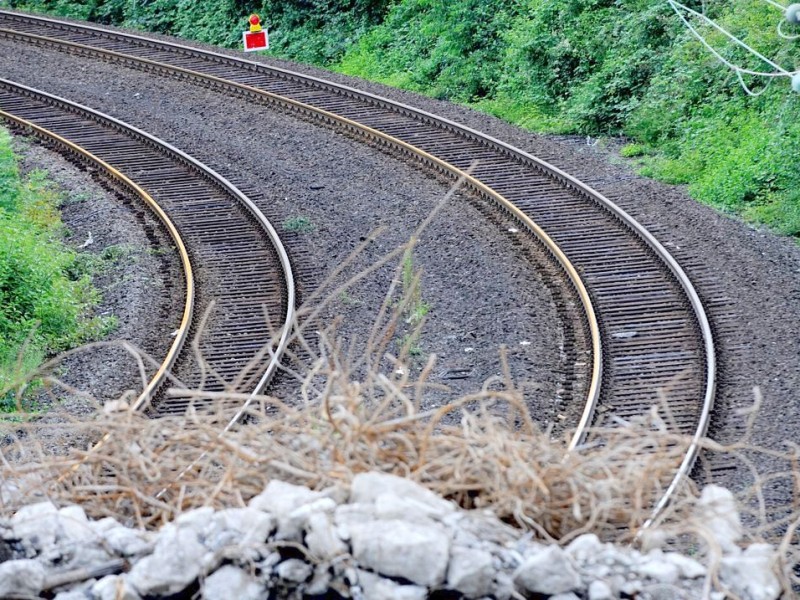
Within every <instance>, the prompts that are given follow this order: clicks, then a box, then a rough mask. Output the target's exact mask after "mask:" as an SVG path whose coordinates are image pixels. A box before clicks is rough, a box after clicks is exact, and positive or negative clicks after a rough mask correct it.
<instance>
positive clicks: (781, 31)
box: [778, 19, 800, 40]
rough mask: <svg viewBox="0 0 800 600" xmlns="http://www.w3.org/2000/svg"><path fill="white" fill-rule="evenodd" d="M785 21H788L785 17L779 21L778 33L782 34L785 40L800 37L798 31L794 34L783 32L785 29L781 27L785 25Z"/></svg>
mask: <svg viewBox="0 0 800 600" xmlns="http://www.w3.org/2000/svg"><path fill="white" fill-rule="evenodd" d="M785 22H786V21H784V20H783V19H781V20H780V21H778V35H779V36H781V37H782V38H783V39H785V40H796V39H798V38H800V34H798V33H796V34H794V35H789V34H786V33H783V29H781V27H783V24H784V23H785Z"/></svg>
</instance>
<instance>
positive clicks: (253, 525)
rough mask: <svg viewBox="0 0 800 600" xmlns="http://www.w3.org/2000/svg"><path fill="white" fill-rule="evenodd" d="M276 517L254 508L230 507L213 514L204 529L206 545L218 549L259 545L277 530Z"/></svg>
mask: <svg viewBox="0 0 800 600" xmlns="http://www.w3.org/2000/svg"><path fill="white" fill-rule="evenodd" d="M276 524H277V522H276V520H275V517H273V516H272V515H271V514H269V513H265V512H263V511H260V510H256V509H254V508H228V509H225V510H220V511H218V512H216V513H215V514H213V515H212V516H211V518H210V519H209V520H208V522H207V523H206V526H205V528H204V529H203V536H204V538H205V539H204V541H203V543H204V544H205V546H206V547H207V548H209V549H211V550H214V551H217V550H219V549H221V548H223V547H225V546H233V545H237V546H245V547H247V546H258V545H260V544H264V543H265V542H266V541H267V539H268V538H269V535H270V534H271V533H272V532H273V531H274V530H275V526H276Z"/></svg>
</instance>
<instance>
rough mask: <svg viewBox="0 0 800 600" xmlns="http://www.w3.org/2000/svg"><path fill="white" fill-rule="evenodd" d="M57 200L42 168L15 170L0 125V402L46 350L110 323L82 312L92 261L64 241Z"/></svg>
mask: <svg viewBox="0 0 800 600" xmlns="http://www.w3.org/2000/svg"><path fill="white" fill-rule="evenodd" d="M61 201H62V196H61V194H60V193H59V192H58V190H57V189H56V188H55V187H54V186H53V185H52V184H51V183H50V182H49V181H48V178H47V175H46V173H45V172H43V171H32V172H30V173H28V174H26V175H23V174H21V172H20V170H19V166H18V160H17V157H16V156H15V154H14V151H13V148H12V144H11V136H10V135H9V133H8V132H7V131H6V130H4V129H0V410H4V409H6V410H7V409H8V408H9V404H10V403H11V402H12V394H11V390H12V389H13V388H14V387H15V386H16V385H18V383H19V382H20V381H21V380H24V379H25V378H26V377H27V376H28V374H29V373H30V372H31V371H32V370H33V369H34V368H35V367H36V366H37V365H38V364H39V363H40V362H41V361H42V360H43V358H44V357H45V356H47V355H48V354H52V353H54V352H58V351H62V350H65V349H67V348H70V347H72V346H75V345H77V344H80V343H82V342H85V341H87V340H89V339H94V338H96V337H97V336H100V335H103V334H104V333H105V332H107V331H108V329H109V328H110V327H113V324H114V322H113V319H109V318H99V317H91V316H87V315H88V314H89V313H90V311H91V309H92V307H93V306H94V305H95V304H96V303H97V301H98V294H97V292H96V290H95V289H94V288H93V287H92V285H91V270H92V269H91V265H90V264H85V265H84V264H81V262H82V259H79V258H78V257H79V255H78V254H77V253H75V252H74V251H72V250H71V249H69V248H68V247H66V246H65V245H64V242H63V240H64V237H65V234H66V233H67V232H66V229H65V227H64V225H63V223H62V222H61V218H60V212H59V206H60V204H61ZM89 262H91V261H89Z"/></svg>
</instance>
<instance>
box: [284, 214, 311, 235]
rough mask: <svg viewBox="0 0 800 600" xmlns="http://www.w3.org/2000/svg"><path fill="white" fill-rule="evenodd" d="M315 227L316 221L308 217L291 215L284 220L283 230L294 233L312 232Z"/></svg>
mask: <svg viewBox="0 0 800 600" xmlns="http://www.w3.org/2000/svg"><path fill="white" fill-rule="evenodd" d="M314 229H315V227H314V223H312V222H311V219H309V218H308V217H303V216H299V217H289V218H288V219H286V220H285V221H284V222H283V230H284V231H289V232H292V233H310V232H312V231H314Z"/></svg>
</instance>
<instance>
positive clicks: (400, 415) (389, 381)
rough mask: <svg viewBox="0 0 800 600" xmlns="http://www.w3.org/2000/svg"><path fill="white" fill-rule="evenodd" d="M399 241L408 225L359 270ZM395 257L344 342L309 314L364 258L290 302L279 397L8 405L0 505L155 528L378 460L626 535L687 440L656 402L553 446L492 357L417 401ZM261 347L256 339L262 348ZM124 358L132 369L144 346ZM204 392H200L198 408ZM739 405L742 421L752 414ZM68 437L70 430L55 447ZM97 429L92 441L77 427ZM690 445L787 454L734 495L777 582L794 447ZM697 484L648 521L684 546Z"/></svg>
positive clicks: (512, 513) (317, 311)
mask: <svg viewBox="0 0 800 600" xmlns="http://www.w3.org/2000/svg"><path fill="white" fill-rule="evenodd" d="M410 247H413V239H412V242H411V243H410V245H409V246H407V247H401V248H398V249H397V250H395V251H394V252H392V253H390V254H389V255H387V257H386V258H385V260H384V261H381V263H380V264H378V265H376V266H375V267H374V268H372V269H371V270H370V272H375V271H376V270H377V269H379V268H380V267H382V266H384V265H386V264H387V263H388V262H390V261H391V260H392V259H397V258H399V257H401V256H403V255H404V253H406V252H407V251H409V248H410ZM401 269H402V265H398V267H397V269H396V271H395V277H394V278H393V280H392V284H391V285H390V286H389V290H388V291H387V294H386V297H385V300H384V302H383V304H382V305H381V306H380V307H379V309H378V311H377V315H376V318H375V321H374V324H373V325H372V327H371V330H370V332H369V336H368V339H367V341H366V351H365V352H364V353H363V354H362V355H361V356H359V357H352V356H351V354H350V352H348V351H347V350H349V346H347V344H346V342H345V340H343V339H342V338H341V336H339V335H338V333H337V324H338V321H337V320H336V319H333V320H332V321H331V323H330V325H329V326H328V327H327V328H324V329H322V330H320V331H317V332H313V333H312V329H313V327H314V326H315V325H314V324H315V323H318V322H319V319H320V318H321V317H322V316H324V314H325V310H324V309H325V307H326V305H327V303H328V302H329V301H330V299H331V298H335V297H338V296H339V295H340V294H341V293H342V291H343V290H347V289H348V288H349V287H351V286H353V285H356V284H357V283H358V282H359V281H360V280H361V279H362V278H363V277H364V276H366V275H365V274H363V273H362V274H359V275H357V276H354V277H351V278H350V279H349V280H347V281H346V282H345V283H343V284H340V285H337V284H336V283H334V282H335V281H336V278H335V277H333V276H332V277H331V279H329V281H327V282H326V286H327V287H328V292H327V293H320V294H318V295H317V296H315V297H314V298H312V300H313V302H315V304H314V303H312V304H311V305H310V306H307V307H306V308H304V309H303V310H301V311H299V312H298V319H299V320H298V322H296V323H295V333H294V338H293V343H292V348H293V354H294V358H295V360H293V361H289V363H288V364H287V365H286V366H285V367H284V370H285V374H288V375H289V376H292V377H295V378H296V379H297V380H298V386H297V391H296V394H295V395H294V396H293V397H289V398H283V399H279V398H275V397H271V396H267V395H261V396H253V395H249V394H246V393H240V392H237V391H236V390H234V389H231V390H229V391H227V392H224V393H209V392H206V391H203V390H195V391H188V390H186V389H172V390H171V391H169V392H168V394H169V393H173V394H176V395H180V396H181V397H186V396H189V397H193V398H195V399H196V400H197V401H198V403H197V405H196V406H193V407H190V409H189V410H188V411H187V413H186V414H185V415H182V416H177V417H165V418H160V419H154V420H151V419H148V418H145V416H143V415H142V414H141V413H139V412H135V411H133V410H121V411H108V410H104V409H103V408H102V407H96V410H94V411H93V412H92V414H91V415H90V416H88V417H81V418H78V417H75V416H71V415H69V414H68V413H67V412H65V411H60V412H58V411H55V412H54V413H52V414H51V415H48V417H47V418H45V419H42V418H41V417H36V418H30V416H29V415H24V414H17V415H10V416H9V418H11V419H13V420H6V421H4V422H3V424H2V425H0V427H2V429H1V430H2V433H3V444H2V446H1V447H0V460H1V461H2V463H0V477H2V482H3V483H2V487H0V499H2V503H3V506H2V508H3V509H4V511H5V512H9V511H11V510H13V509H14V508H16V507H17V506H18V505H19V504H23V503H30V502H32V501H36V500H38V499H43V498H49V499H52V500H54V501H56V502H73V503H80V504H81V505H82V506H83V507H84V508H85V509H86V511H87V512H88V513H89V514H91V515H93V516H95V517H102V516H113V517H116V518H118V519H120V520H122V521H124V522H127V523H130V524H133V525H137V526H140V527H147V528H156V527H158V526H160V525H161V524H162V523H164V522H168V521H171V520H173V519H174V518H175V517H176V516H177V515H178V514H180V513H181V512H183V511H186V510H189V509H192V508H196V507H200V506H212V507H215V508H222V507H232V506H244V505H245V504H246V502H247V501H248V499H249V498H251V497H252V496H254V495H256V494H258V493H260V492H261V491H262V490H263V489H264V487H265V486H266V484H267V483H268V482H269V481H270V480H271V479H280V480H283V481H289V482H293V483H297V484H302V485H306V486H309V487H311V488H314V489H325V488H330V487H332V486H339V487H344V486H347V484H348V483H349V482H350V480H351V479H352V477H353V476H354V475H355V474H357V473H361V472H365V471H380V472H384V473H392V474H395V475H399V476H402V477H406V478H409V479H412V480H414V481H416V482H418V483H420V484H422V485H424V486H426V487H428V488H430V489H432V490H434V491H435V492H437V493H439V494H440V495H442V496H444V497H447V498H450V499H453V500H454V501H456V502H457V503H458V504H459V505H461V506H462V507H465V508H489V509H491V510H493V511H494V512H495V513H496V514H497V515H499V516H500V517H501V518H503V519H505V520H507V521H509V522H513V523H515V524H517V525H518V526H519V527H521V528H523V529H527V530H532V531H534V532H535V533H536V534H537V535H538V536H539V537H541V538H543V539H546V540H558V541H560V542H562V543H564V542H567V541H569V540H570V539H573V538H574V537H576V536H577V535H580V534H581V533H585V532H596V533H599V534H600V535H602V536H604V537H606V538H609V537H612V538H617V539H619V540H627V541H631V540H632V539H633V536H634V535H635V533H636V532H637V529H638V528H639V527H640V526H641V525H642V524H643V523H644V522H646V521H647V520H648V519H649V518H650V517H651V516H652V515H651V511H652V506H653V505H654V504H655V502H656V501H657V500H658V498H659V497H660V495H661V493H662V492H663V490H664V488H665V485H666V482H669V480H670V478H671V476H672V474H673V473H674V471H675V469H676V468H677V466H678V465H679V464H680V462H681V460H682V458H683V454H684V452H685V451H686V449H687V447H688V446H689V444H690V442H691V440H690V439H688V438H686V437H682V436H679V435H676V434H673V433H671V431H672V430H673V429H672V428H671V427H670V426H669V424H668V423H665V422H664V421H663V419H662V417H660V416H659V415H660V414H663V413H664V411H661V412H659V411H658V410H656V407H654V409H653V411H652V412H651V413H650V414H649V415H646V416H645V417H643V418H642V419H640V420H638V421H635V422H630V423H625V424H622V423H621V424H619V426H618V427H614V428H609V429H606V430H603V431H597V432H595V433H597V434H598V435H596V436H593V437H592V438H591V439H601V440H602V442H594V443H589V444H584V445H582V446H580V447H578V448H577V449H575V450H573V451H568V449H567V448H568V441H569V440H568V439H553V438H552V436H551V435H550V432H549V431H547V430H543V429H542V428H541V427H540V426H539V425H538V424H537V423H536V422H535V419H534V418H533V416H532V415H531V414H529V411H528V408H527V404H526V401H525V398H524V397H523V395H522V394H521V393H520V391H519V390H518V389H517V388H516V387H515V385H514V382H513V381H512V379H511V377H510V375H509V370H508V369H507V368H506V369H505V374H504V376H503V377H500V378H498V379H496V380H493V381H490V382H487V384H486V385H484V387H483V389H481V390H478V391H476V392H475V393H474V394H472V395H468V396H464V397H461V398H457V399H454V400H453V401H452V402H450V403H449V404H447V405H445V406H442V407H441V408H438V409H436V410H431V411H424V410H422V409H421V406H423V398H424V396H425V394H426V391H427V390H428V389H429V387H430V386H431V383H430V382H429V377H430V374H431V372H432V371H433V368H434V365H435V360H436V359H435V356H430V357H429V358H428V361H427V363H426V364H425V365H424V366H423V367H422V368H421V369H416V370H414V369H410V368H409V367H408V366H407V365H408V362H409V361H408V360H407V359H408V355H407V353H408V351H409V348H408V347H403V346H402V344H400V343H399V342H398V340H401V339H403V337H402V334H403V333H404V332H405V330H406V329H407V328H408V324H407V323H406V322H405V320H404V318H403V315H404V314H406V311H407V309H408V305H409V303H410V302H412V300H411V298H413V297H415V296H416V297H418V294H415V291H414V290H410V293H409V290H403V293H401V292H400V287H401V286H400V282H401V280H402V277H401ZM335 275H336V276H339V275H341V273H336V274H335ZM414 285H415V286H418V285H419V277H415V278H414ZM422 325H423V323H421V322H420V323H417V324H416V327H418V328H419V327H422ZM406 346H407V345H406ZM270 348H271V346H269V345H267V346H265V349H264V351H263V352H262V354H263V355H269V352H270ZM501 353H502V350H501ZM298 356H306V357H310V358H307V359H306V360H305V361H300V359H299V358H298ZM501 357H502V354H501ZM137 360H138V361H139V364H140V365H142V372H143V373H144V372H145V369H144V365H146V364H147V359H144V358H141V357H140V358H137ZM301 362H303V364H300V363H301ZM503 363H504V364H505V361H503ZM47 380H48V382H49V384H50V385H54V386H57V385H59V382H58V381H57V380H56V379H54V378H52V377H49V378H48V379H47ZM209 400H211V401H213V402H212V403H211V405H213V406H214V407H215V408H214V409H213V410H206V409H200V408H199V407H201V406H209V402H208V401H209ZM220 400H225V401H224V402H219V401H220ZM242 407H244V408H242ZM53 415H58V418H55V417H54V416H53ZM745 416H746V417H747V418H748V419H750V425H751V427H750V428H749V429H748V431H749V430H750V429H751V428H752V422H753V418H754V417H753V415H752V414H750V415H745ZM65 440H68V441H71V442H74V441H75V440H81V444H80V446H78V445H73V446H72V447H68V448H65V447H64V441H65ZM96 440H102V443H101V444H99V445H96V446H92V445H89V444H88V443H87V442H88V441H96ZM702 445H703V448H704V449H705V450H707V451H714V452H726V453H729V454H730V455H731V456H733V457H734V459H735V460H738V461H741V462H742V464H744V465H749V466H752V465H753V458H752V456H753V455H754V454H758V453H760V454H762V455H768V456H770V457H773V458H774V459H775V460H776V461H777V460H781V461H784V462H785V463H786V464H787V465H789V467H788V468H787V469H786V470H785V471H782V472H781V473H775V474H772V475H769V476H766V477H765V476H759V475H758V474H757V473H756V471H755V469H753V471H752V472H753V473H754V481H753V484H754V485H753V486H750V487H748V489H747V490H745V491H743V492H741V494H740V497H741V501H742V506H743V508H744V509H745V510H749V509H750V508H751V507H753V508H754V509H755V510H753V511H751V512H749V513H748V515H749V516H748V519H750V521H752V523H754V524H755V526H753V527H751V528H750V530H749V534H748V538H749V539H750V540H756V539H759V537H761V536H764V535H766V534H767V533H769V532H770V531H771V532H772V533H773V534H774V533H775V532H776V531H777V532H778V533H779V534H780V535H781V536H782V542H781V547H780V550H781V552H782V556H783V559H784V562H783V565H784V566H783V570H784V576H785V582H786V585H789V582H790V581H791V576H792V572H791V566H792V565H794V564H795V563H796V562H797V561H796V559H795V556H794V552H795V548H796V547H797V544H796V533H795V532H796V530H797V528H798V527H799V526H800V517H798V515H800V512H798V511H797V510H796V508H797V507H795V506H790V507H783V508H782V509H781V510H782V511H783V512H782V513H781V514H778V513H776V512H775V511H770V510H769V509H768V507H767V502H766V501H765V500H764V498H763V496H761V495H760V494H761V492H760V490H762V489H764V488H765V487H768V486H769V485H771V484H773V483H774V482H775V481H783V482H788V483H787V485H790V486H791V488H792V490H794V489H796V488H797V485H798V480H797V476H796V475H797V473H798V471H797V469H796V466H797V452H796V450H797V449H796V447H791V448H790V449H789V450H788V451H787V452H782V453H781V452H774V451H770V450H766V449H762V448H757V447H754V446H753V445H752V444H751V443H750V441H749V439H748V438H747V437H745V439H743V440H742V442H741V443H739V444H735V445H733V446H729V447H722V446H720V445H718V444H716V443H714V442H713V441H711V440H704V441H703V444H702ZM791 496H792V497H794V494H791ZM696 498H697V490H696V488H695V485H694V484H693V483H692V482H691V481H687V482H685V483H684V484H683V485H682V486H680V487H679V489H678V490H677V494H676V496H675V498H674V499H673V501H672V503H671V504H670V505H669V507H668V509H667V510H666V511H665V512H664V513H663V514H661V515H660V516H659V518H658V520H657V523H656V524H657V525H658V527H659V528H660V530H661V532H662V533H663V535H665V536H667V537H670V538H672V539H674V540H680V541H681V542H682V543H683V544H684V547H686V545H688V546H690V547H691V546H692V545H694V546H696V547H697V549H698V551H703V552H710V555H711V556H712V557H713V556H717V557H718V556H719V553H718V552H716V553H715V552H714V547H713V546H714V542H713V538H712V536H711V535H710V533H709V532H708V531H706V530H705V529H704V524H703V523H701V522H699V521H698V520H697V519H696V518H695V517H694V516H693V506H694V503H695V500H696ZM776 515H777V516H778V517H779V519H778V520H776ZM703 549H704V550H703Z"/></svg>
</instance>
